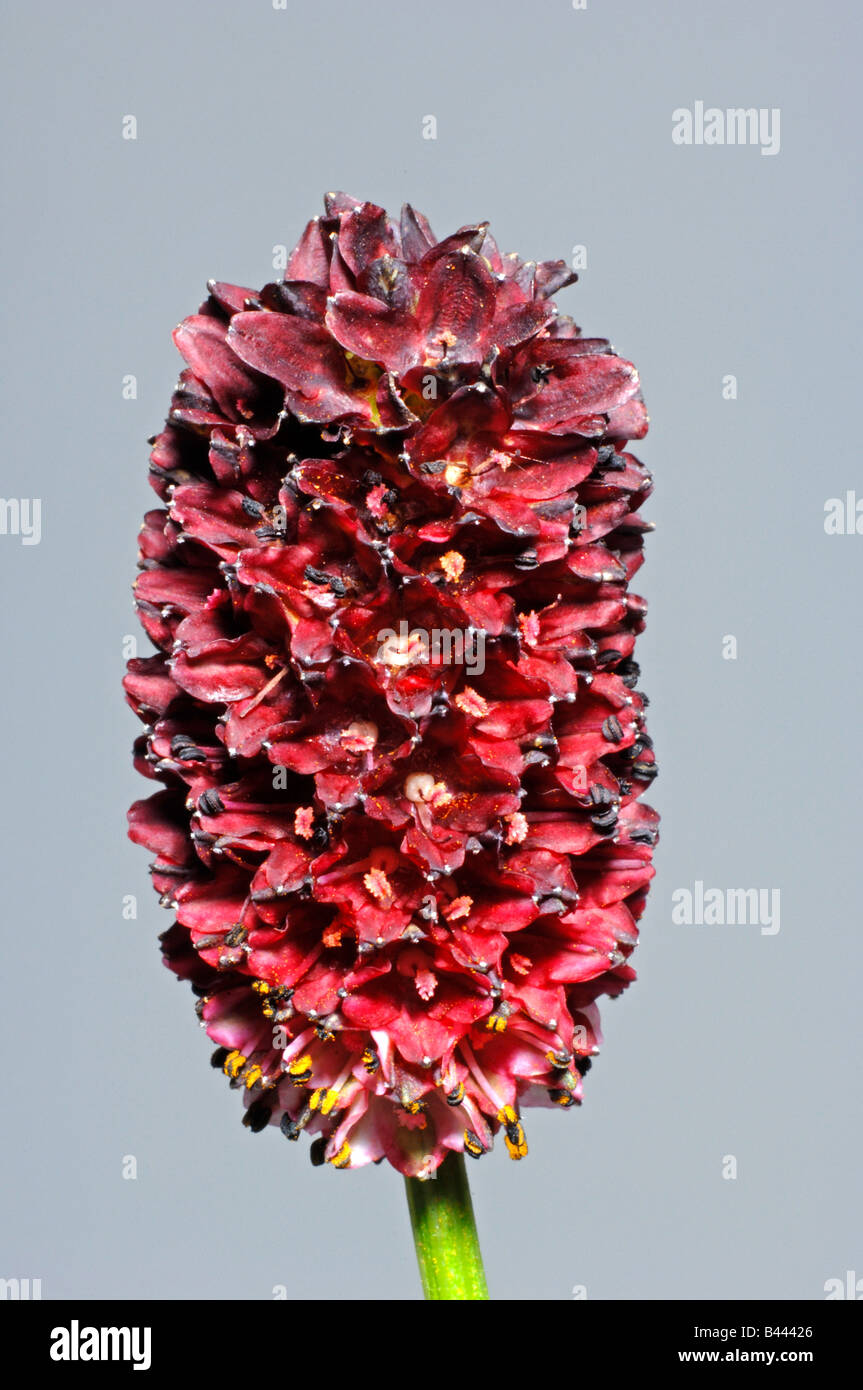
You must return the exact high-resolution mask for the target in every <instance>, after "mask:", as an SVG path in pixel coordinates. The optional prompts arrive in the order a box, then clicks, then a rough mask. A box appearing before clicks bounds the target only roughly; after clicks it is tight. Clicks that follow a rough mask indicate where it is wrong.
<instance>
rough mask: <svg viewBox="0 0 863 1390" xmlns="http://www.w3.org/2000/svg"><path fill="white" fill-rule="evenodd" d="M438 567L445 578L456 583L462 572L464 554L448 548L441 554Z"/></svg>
mask: <svg viewBox="0 0 863 1390" xmlns="http://www.w3.org/2000/svg"><path fill="white" fill-rule="evenodd" d="M440 567H441V569H442V570H443V572H444V574H445V575H446V577H447V579H449V580H451V582H452V583H453V584H456V583H458V581H459V580H460V579H461V577H462V575H463V574H464V556H463V555H461V554H460V553H459V552H458V551H457V550H448V551H447V553H446V555H442V556H441V561H440Z"/></svg>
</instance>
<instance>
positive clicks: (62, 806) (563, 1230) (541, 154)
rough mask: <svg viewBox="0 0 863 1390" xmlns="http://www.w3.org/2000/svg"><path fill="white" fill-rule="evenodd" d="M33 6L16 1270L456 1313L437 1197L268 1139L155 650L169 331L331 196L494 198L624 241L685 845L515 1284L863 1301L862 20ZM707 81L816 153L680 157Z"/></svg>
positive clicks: (513, 224) (664, 786) (599, 252)
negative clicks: (170, 965) (743, 913)
mask: <svg viewBox="0 0 863 1390" xmlns="http://www.w3.org/2000/svg"><path fill="white" fill-rule="evenodd" d="M4 8H5V28H6V30H7V39H8V43H7V45H6V53H5V57H4V58H3V60H2V91H3V94H4V95H3V103H2V104H3V107H4V114H5V121H6V133H5V139H4V145H5V172H4V186H5V188H6V189H7V190H8V191H9V192H10V193H11V198H10V203H11V207H10V214H9V216H8V219H7V225H6V230H5V243H4V247H3V258H2V286H3V299H4V300H5V306H6V309H7V314H8V322H9V324H10V331H9V333H8V335H7V343H6V345H5V347H4V350H3V351H4V363H3V381H4V388H3V422H4V423H3V443H4V449H3V463H2V493H3V496H4V497H10V496H14V497H20V496H33V497H40V498H41V499H42V503H43V536H42V541H41V544H40V545H38V546H31V547H27V546H23V545H22V544H21V543H20V540H19V539H18V538H16V537H13V536H0V568H2V595H3V601H2V623H3V652H4V655H5V673H4V677H3V680H2V686H0V698H2V724H0V728H2V749H0V751H2V771H3V814H4V820H5V828H4V831H3V836H2V845H3V851H4V866H3V927H4V932H5V943H6V944H5V949H4V952H3V977H4V980H3V995H4V998H3V1025H2V1026H3V1034H4V1039H3V1059H4V1065H3V1081H2V1086H3V1109H2V1113H3V1124H4V1129H5V1131H6V1138H5V1142H4V1146H3V1159H2V1186H0V1203H2V1239H0V1266H2V1268H0V1275H2V1276H4V1277H10V1276H18V1277H30V1278H41V1279H42V1289H43V1296H44V1297H47V1298H51V1297H63V1296H81V1297H100V1296H111V1295H113V1296H119V1297H123V1298H139V1297H143V1298H184V1297H192V1296H203V1297H231V1298H239V1299H247V1298H248V1299H255V1298H264V1299H266V1298H270V1297H272V1289H273V1286H274V1285H277V1284H282V1285H285V1286H286V1288H287V1292H288V1296H289V1297H290V1298H306V1299H323V1298H328V1299H354V1298H369V1299H412V1298H416V1297H417V1296H418V1283H417V1279H416V1274H415V1268H414V1264H413V1253H412V1248H411V1244H410V1236H409V1229H408V1223H407V1217H406V1214H405V1210H404V1199H403V1193H402V1184H401V1179H400V1178H399V1177H398V1176H397V1175H396V1174H395V1173H394V1172H393V1171H391V1170H389V1169H388V1168H384V1167H381V1168H372V1169H366V1170H364V1171H361V1172H358V1173H354V1174H345V1173H338V1172H335V1171H332V1170H329V1169H328V1170H313V1169H312V1168H311V1166H310V1164H309V1162H308V1158H307V1153H306V1152H305V1149H306V1146H305V1145H302V1144H300V1145H297V1146H293V1145H291V1146H288V1145H286V1144H285V1143H284V1142H283V1141H282V1140H281V1137H280V1136H278V1135H277V1134H276V1133H275V1132H273V1131H270V1132H269V1133H266V1134H264V1135H260V1136H257V1137H252V1136H251V1135H250V1134H249V1133H248V1131H246V1130H244V1129H243V1127H242V1126H241V1124H240V1106H239V1101H238V1098H237V1097H236V1096H234V1095H232V1094H230V1093H229V1092H228V1091H227V1088H226V1086H225V1083H224V1081H223V1080H222V1079H221V1078H220V1077H219V1076H218V1075H217V1074H215V1073H213V1072H212V1071H211V1070H210V1068H209V1066H208V1055H209V1051H210V1048H209V1046H208V1043H207V1041H206V1039H205V1038H204V1036H203V1034H201V1033H200V1032H199V1031H198V1029H197V1025H196V1021H195V1018H194V1014H193V1011H192V1002H191V998H190V995H189V993H188V990H187V987H186V986H181V985H179V984H177V983H176V982H175V981H174V980H173V978H172V977H171V976H170V975H169V974H168V973H167V972H166V971H165V970H164V969H163V968H162V966H161V965H160V963H159V956H158V950H157V947H156V942H155V937H156V934H157V932H158V931H161V930H164V929H165V927H167V926H168V925H169V922H170V917H169V915H168V914H167V913H164V912H163V911H162V910H161V909H160V908H159V907H158V906H157V903H156V900H155V896H154V895H153V894H152V891H151V889H150V886H149V880H148V874H147V855H146V852H145V851H142V850H141V849H139V848H136V847H134V846H132V845H131V844H128V843H127V841H126V840H125V818H124V813H125V810H126V806H127V804H128V803H129V802H130V801H131V800H132V799H133V798H135V797H137V796H140V795H143V794H144V793H145V792H146V791H147V790H148V788H147V786H146V785H145V784H144V783H143V781H142V780H141V779H139V778H138V777H137V776H136V775H135V774H134V773H133V771H132V768H131V764H130V757H129V750H130V745H131V741H132V739H133V737H134V735H135V732H136V728H137V723H136V721H135V719H134V717H133V716H132V714H131V712H130V711H128V710H127V709H126V708H125V706H124V704H123V702H122V698H121V692H120V685H119V683H120V679H121V676H122V668H123V653H122V641H123V637H124V635H125V634H127V633H138V628H137V624H136V622H135V620H134V618H133V616H132V610H131V602H130V594H129V586H130V583H131V580H132V578H133V572H134V563H135V546H136V533H137V528H138V524H139V521H140V517H141V514H142V513H143V511H144V510H145V508H147V507H149V506H150V505H155V503H154V501H153V500H152V498H153V494H151V493H150V490H149V488H148V486H147V483H146V470H147V463H146V460H147V446H146V442H145V441H146V437H147V435H149V434H150V433H152V432H154V431H155V430H156V429H158V428H159V427H160V424H161V421H162V419H163V417H164V414H165V411H166V408H167V404H168V399H169V394H170V390H171V387H172V385H173V382H174V380H175V376H176V373H177V370H178V367H179V358H178V356H177V354H176V353H175V350H174V348H173V346H172V344H171V341H170V330H171V328H172V327H173V325H174V324H175V322H177V321H178V320H179V319H180V318H181V317H183V316H184V315H185V314H187V313H189V312H192V311H194V310H195V309H196V307H197V305H198V303H199V300H200V299H201V297H202V296H203V292H204V283H205V280H206V279H207V277H208V276H215V277H217V278H222V279H228V280H233V281H236V282H239V283H246V284H250V285H255V284H262V283H264V282H265V281H266V280H268V279H270V278H272V262H271V256H272V247H273V245H274V244H277V243H286V244H287V245H289V246H290V245H292V244H293V242H294V241H295V240H296V238H297V236H298V235H299V233H300V231H301V229H302V226H303V225H304V223H305V221H306V220H307V218H309V217H310V216H312V215H314V214H315V213H316V212H318V211H319V209H320V199H321V196H322V194H323V192H324V190H325V189H329V188H343V189H346V190H347V191H349V192H352V193H354V194H355V195H357V196H362V197H367V198H371V199H373V200H375V201H378V202H381V203H383V204H384V205H385V206H387V207H388V208H390V209H391V210H393V211H395V210H397V208H398V206H399V204H400V203H401V201H402V200H403V199H405V198H407V199H409V200H411V201H413V202H414V203H416V204H417V205H418V206H419V207H420V208H421V209H423V210H424V211H425V212H426V213H427V214H428V216H429V217H430V219H431V221H432V225H433V226H434V228H435V230H436V231H437V233H438V235H439V236H442V235H444V234H445V233H447V232H449V231H451V230H454V228H455V227H457V226H459V225H460V224H462V223H464V222H467V221H471V220H474V219H480V218H488V219H490V220H491V224H492V229H493V231H494V232H495V234H496V235H497V237H498V239H499V241H500V243H501V245H502V248H503V249H504V250H518V251H519V252H520V253H521V254H522V255H524V256H526V257H537V258H541V257H556V256H565V257H568V256H569V255H570V254H571V248H572V246H573V245H574V244H576V243H584V244H585V245H586V246H587V247H588V257H589V259H588V268H587V270H586V271H585V272H584V273H583V275H582V278H581V282H580V284H579V285H577V286H575V287H573V288H571V289H569V290H567V291H565V292H564V293H563V294H562V295H561V296H560V302H561V306H562V308H563V309H564V310H566V311H570V312H572V313H574V314H575V316H576V318H577V320H578V322H580V323H581V324H582V326H583V327H584V329H585V331H586V332H588V333H590V334H600V335H605V336H608V337H610V338H611V339H612V341H613V342H614V343H615V345H616V347H617V348H618V350H619V351H620V352H621V353H623V354H624V355H625V356H627V357H631V358H632V359H633V360H634V361H635V362H636V363H637V364H638V366H639V368H640V370H641V373H642V378H643V383H644V390H645V396H646V399H647V402H648V406H649V408H650V410H651V415H652V420H653V425H652V429H651V433H650V435H649V436H648V438H647V439H646V440H645V441H644V442H643V443H642V444H641V445H640V446H635V447H636V452H637V453H639V454H640V456H641V457H643V458H644V459H645V460H646V461H647V462H648V463H649V464H650V466H651V467H652V468H653V470H654V472H655V475H656V481H657V492H656V495H655V498H654V500H653V501H652V503H651V504H650V513H649V514H650V515H651V517H652V518H653V519H654V520H655V521H656V522H657V525H658V530H657V533H656V534H655V535H654V536H652V537H649V538H648V547H647V549H648V561H647V565H646V567H645V569H644V570H642V572H641V575H640V576H639V581H638V583H637V584H636V588H637V589H639V590H640V591H641V592H643V593H645V594H646V595H647V597H648V599H649V601H650V605H651V611H650V616H649V622H648V631H647V634H646V635H645V637H644V638H643V639H642V641H641V649H640V653H639V655H640V660H641V663H642V666H643V671H644V677H643V684H644V688H645V689H646V690H647V691H648V692H649V694H650V696H651V701H652V706H651V722H650V728H651V732H652V734H653V736H654V739H655V741H656V745H657V749H658V754H659V760H660V765H661V769H662V773H661V776H660V778H659V780H658V782H656V783H655V784H654V787H653V792H654V795H653V797H652V798H651V800H652V801H653V802H654V804H655V805H656V806H657V807H658V809H659V810H660V811H661V812H662V815H663V827H662V830H663V837H662V841H661V843H660V847H659V852H658V856H657V866H658V875H657V878H656V880H655V883H654V887H653V891H652V894H651V899H650V902H649V906H648V910H647V913H646V915H645V917H644V919H643V943H642V945H641V946H640V948H639V950H638V952H637V953H636V957H635V964H636V965H637V967H638V970H639V981H638V982H637V984H636V985H635V986H633V988H632V989H631V990H630V991H629V992H628V993H627V994H625V995H624V996H623V997H622V998H621V999H620V1000H618V1001H616V1002H613V1003H606V1005H605V1008H604V1011H603V1020H604V1025H605V1034H606V1046H605V1048H604V1050H603V1055H602V1057H601V1058H600V1059H599V1062H598V1064H597V1066H596V1067H595V1068H594V1071H593V1072H592V1074H591V1076H590V1078H589V1079H588V1084H587V1086H586V1101H585V1104H584V1106H583V1108H582V1109H581V1110H580V1111H571V1112H568V1113H562V1112H561V1113H558V1112H540V1113H533V1114H529V1115H528V1117H527V1118H528V1122H529V1123H528V1138H529V1141H530V1146H531V1152H530V1157H529V1158H528V1159H527V1161H526V1162H523V1163H521V1164H513V1163H510V1162H509V1160H508V1159H507V1157H506V1155H505V1153H504V1152H503V1151H502V1150H501V1151H497V1150H496V1151H495V1153H494V1155H493V1156H492V1157H490V1158H488V1159H486V1160H485V1161H484V1162H483V1163H482V1164H479V1165H476V1166H472V1167H471V1170H470V1171H471V1179H472V1183H473V1190H474V1196H475V1203H476V1207H477V1211H478V1220H479V1224H480V1229H481V1235H482V1239H483V1244H484V1250H485V1255H486V1261H487V1266H488V1270H489V1276H490V1284H491V1290H492V1293H493V1295H494V1296H495V1297H497V1298H507V1299H543V1300H545V1299H551V1300H557V1299H569V1298H571V1296H572V1294H571V1291H572V1287H573V1285H577V1284H584V1285H586V1286H587V1289H588V1296H589V1297H590V1298H610V1297H614V1298H618V1297H619V1298H629V1299H631V1298H647V1297H661V1298H681V1297H696V1298H729V1297H735V1296H743V1297H750V1298H767V1297H773V1296H777V1297H781V1298H807V1299H808V1298H816V1299H817V1298H822V1297H823V1296H824V1292H823V1286H824V1281H825V1280H826V1279H829V1278H833V1277H836V1278H840V1279H844V1278H845V1274H846V1271H847V1270H857V1271H859V1272H860V1275H863V1243H861V1240H860V1225H859V1211H858V1210H857V1208H856V1206H855V1202H856V1198H855V1172H856V1169H857V1167H858V1163H859V1149H860V1138H861V1126H860V1111H859V1101H858V1099H857V1092H858V1088H857V1087H856V1086H855V1071H856V1068H855V1061H856V1056H857V1052H858V1046H859V1044H858V1018H857V1007H856V1006H857V996H858V993H859V983H858V981H859V970H860V965H861V959H860V957H861V951H860V939H861V933H860V907H859V877H858V875H859V864H860V850H859V844H860V829H861V814H860V797H859V785H860V733H859V722H858V721H859V717H860V716H859V689H860V677H861V658H860V647H859V637H858V631H859V617H858V615H859V581H860V575H861V561H863V536H828V535H826V534H825V532H824V526H823V514H824V503H825V500H826V499H827V498H829V497H833V496H844V493H845V490H846V489H849V488H854V487H857V488H858V489H859V490H860V493H861V496H863V474H861V469H860V465H859V462H858V459H857V457H856V455H855V442H854V432H855V425H856V415H855V387H856V385H857V382H856V375H857V370H858V365H857V360H856V359H857V353H856V349H857V346H858V313H859V298H858V296H859V289H860V259H859V252H858V248H857V237H856V235H855V233H856V231H857V225H856V224H857V221H858V214H859V207H858V195H857V193H856V192H855V186H854V183H853V178H852V175H853V163H854V161H853V153H854V146H855V141H856V132H857V128H858V121H857V116H858V108H859V74H858V68H859V60H860V46H859V38H860V34H859V26H860V19H859V7H858V6H856V5H854V4H851V3H848V4H838V3H833V4H828V5H826V6H815V5H812V4H811V3H799V0H793V2H792V0H782V3H778V0H777V2H776V3H756V4H753V3H752V0H724V3H722V4H721V5H719V4H716V5H703V4H702V5H693V4H692V3H691V0H665V3H658V4H648V5H645V4H643V3H641V0H621V2H620V3H611V2H610V0H608V2H606V3H603V2H602V0H588V8H587V10H586V11H583V12H578V11H574V10H573V9H572V7H571V4H570V0H545V3H543V4H541V5H539V4H529V3H527V0H525V3H514V0H506V2H504V0H471V2H470V3H466V2H465V0H458V3H453V0H435V3H434V4H416V3H406V0H399V3H393V0H374V3H372V4H366V5H360V4H356V3H347V0H316V3H314V4H313V3H299V0H294V2H293V3H291V0H289V4H288V9H287V11H286V12H280V11H274V10H273V8H272V5H271V3H270V0H247V2H246V3H234V4H230V3H225V0H221V2H220V3H217V2H216V0H206V3H204V0H179V3H177V0H170V3H169V0H158V3H154V2H153V0H150V2H149V3H140V0H137V2H136V3H111V4H105V3H102V4H91V5H86V6H83V5H77V6H70V5H68V4H65V3H61V0H41V3H40V4H38V5H32V4H24V3H15V4H7V5H6V6H5V7H4ZM696 100H703V101H704V102H705V104H706V105H717V106H719V107H722V108H725V107H728V106H738V105H742V106H756V107H774V106H777V107H780V108H781V151H780V153H779V154H778V155H776V156H775V157H772V158H770V157H765V156H762V155H761V154H760V152H759V150H758V149H757V148H748V147H747V148H729V147H715V148H707V147H701V148H699V147H691V148H681V147H677V146H675V145H674V144H673V143H672V141H671V112H672V110H673V109H674V108H676V107H680V106H689V107H691V106H692V104H693V103H694V101H696ZM127 114H134V115H135V116H136V117H137V120H138V139H137V141H134V142H133V141H126V140H123V139H122V138H121V121H122V118H123V116H124V115H127ZM427 114H434V115H436V117H437V120H438V139H437V140H436V141H429V140H423V139H422V138H421V121H422V117H423V116H424V115H427ZM126 373H134V374H136V376H137V378H138V399H137V400H135V401H125V400H123V399H122V395H121V386H122V378H123V376H124V375H125V374H126ZM726 373H734V374H736V375H737V377H738V381H739V398H738V399H737V400H736V401H725V400H723V399H722V392H721V385H722V377H723V376H724V375H725V374H726ZM726 634H734V635H735V636H736V637H737V639H738V643H739V656H738V659H737V660H736V661H726V660H723V659H722V655H721V644H722V638H723V636H725V635H726ZM146 650H148V648H147V644H146V640H145V639H144V638H143V636H142V637H141V651H142V652H144V651H146ZM699 878H700V879H702V880H704V882H705V883H706V884H707V885H708V886H720V887H723V888H724V887H753V886H756V887H765V888H772V887H778V888H779V889H780V890H781V895H782V918H781V931H780V932H779V934H778V935H777V936H773V937H770V936H762V935H761V934H760V932H759V930H758V927H757V926H756V927H752V926H742V927H740V926H738V927H724V928H722V927H701V928H699V927H683V926H674V925H673V924H672V922H671V895H672V892H673V891H674V890H675V889H676V888H679V887H687V886H688V887H690V888H691V887H692V885H693V882H694V881H695V880H696V879H699ZM129 893H133V894H136V895H137V898H138V920H137V921H124V920H123V917H122V914H121V906H122V898H123V895H124V894H129ZM127 1154H131V1155H135V1156H136V1158H137V1160H138V1164H139V1176H138V1179H137V1181H124V1180H123V1178H122V1173H121V1166H122V1160H123V1156H124V1155H127ZM726 1154H733V1155H735V1156H736V1158H737V1161H738V1164H739V1176H738V1178H737V1180H736V1181H725V1180H723V1178H722V1176H721V1165H722V1160H723V1156H724V1155H726Z"/></svg>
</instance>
